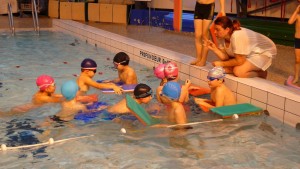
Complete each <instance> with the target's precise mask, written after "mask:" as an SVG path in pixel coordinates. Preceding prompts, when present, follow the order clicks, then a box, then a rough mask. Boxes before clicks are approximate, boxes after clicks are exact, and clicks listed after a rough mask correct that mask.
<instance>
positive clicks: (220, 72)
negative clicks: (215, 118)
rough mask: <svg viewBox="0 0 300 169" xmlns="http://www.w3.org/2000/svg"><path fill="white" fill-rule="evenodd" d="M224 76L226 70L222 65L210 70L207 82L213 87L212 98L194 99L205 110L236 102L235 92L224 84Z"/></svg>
mask: <svg viewBox="0 0 300 169" xmlns="http://www.w3.org/2000/svg"><path fill="white" fill-rule="evenodd" d="M224 78H225V71H224V69H223V68H222V67H214V68H212V69H211V70H209V72H208V75H207V80H208V81H207V82H208V85H209V87H210V89H211V94H210V98H211V99H210V100H209V99H202V98H195V99H194V100H195V103H197V104H198V105H199V106H200V107H201V109H202V110H203V111H204V112H208V111H209V110H210V109H211V108H213V107H219V106H227V105H233V104H236V98H235V96H234V94H233V92H232V91H231V90H230V89H229V88H228V87H227V86H226V85H225V84H224Z"/></svg>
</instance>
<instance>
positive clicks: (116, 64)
mask: <svg viewBox="0 0 300 169" xmlns="http://www.w3.org/2000/svg"><path fill="white" fill-rule="evenodd" d="M126 62H127V60H124V61H122V62H119V63H117V62H113V63H114V65H115V67H118V65H122V63H126Z"/></svg>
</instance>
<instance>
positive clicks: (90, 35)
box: [53, 19, 300, 126]
mask: <svg viewBox="0 0 300 169" xmlns="http://www.w3.org/2000/svg"><path fill="white" fill-rule="evenodd" d="M53 30H58V31H60V32H64V33H66V34H70V35H72V36H76V37H77V38H79V39H81V40H83V41H86V40H87V41H88V43H90V44H92V45H95V44H97V46H98V47H101V48H104V49H107V50H110V51H112V52H115V53H116V52H120V51H124V52H126V53H127V54H128V55H129V57H130V58H131V60H132V61H134V62H138V63H141V64H143V65H145V66H147V67H153V66H156V65H158V64H159V63H163V62H166V61H175V62H176V63H177V64H178V66H179V70H180V72H179V75H180V77H181V79H182V80H185V79H187V78H189V79H190V80H191V81H192V83H194V84H196V85H199V86H202V87H208V85H207V82H206V81H207V80H206V77H207V72H208V70H209V69H210V68H211V65H210V64H207V66H204V67H197V66H190V65H189V63H190V62H191V61H192V60H193V59H194V58H193V57H191V56H187V55H183V54H180V53H177V52H174V51H170V50H166V49H163V48H160V47H157V46H153V45H149V44H146V43H143V42H139V41H136V40H133V39H129V38H126V37H123V36H120V35H117V34H113V33H111V32H107V31H104V30H100V29H97V28H93V27H91V26H88V25H84V24H81V23H78V22H75V21H70V20H58V19H54V20H53ZM191 45H193V44H191ZM141 52H142V53H143V52H144V53H147V56H150V55H151V58H148V57H145V56H143V55H141ZM152 55H153V56H154V58H152ZM158 57H159V58H161V60H159V61H158V60H155V58H158ZM225 84H226V85H227V86H228V87H229V88H230V89H231V90H232V91H233V92H234V93H235V94H236V97H237V101H238V102H239V103H252V104H253V105H256V106H259V107H261V108H263V109H267V110H268V111H269V113H270V115H271V117H274V118H276V119H278V120H280V121H284V123H285V124H289V125H291V126H296V124H297V123H300V95H299V94H295V92H293V91H292V90H289V89H287V88H286V87H285V86H283V85H278V84H275V83H273V82H270V81H266V80H264V79H260V78H246V79H243V78H237V77H233V76H231V75H227V76H226V78H225Z"/></svg>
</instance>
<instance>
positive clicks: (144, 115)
mask: <svg viewBox="0 0 300 169" xmlns="http://www.w3.org/2000/svg"><path fill="white" fill-rule="evenodd" d="M126 103H127V106H128V107H129V109H130V110H132V111H133V112H134V113H135V115H136V116H137V118H138V119H139V120H140V121H141V122H142V123H143V124H146V125H148V126H151V125H154V124H158V123H160V120H159V119H156V118H153V117H152V116H150V115H149V114H148V112H147V111H146V110H145V109H144V108H143V107H142V106H141V105H139V104H138V103H137V102H136V101H135V100H133V99H132V97H131V96H129V95H126Z"/></svg>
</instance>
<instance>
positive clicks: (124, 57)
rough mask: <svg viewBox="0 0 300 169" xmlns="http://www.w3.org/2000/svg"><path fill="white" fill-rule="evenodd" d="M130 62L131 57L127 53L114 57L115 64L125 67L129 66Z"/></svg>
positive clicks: (120, 53)
mask: <svg viewBox="0 0 300 169" xmlns="http://www.w3.org/2000/svg"><path fill="white" fill-rule="evenodd" d="M129 60H130V59H129V56H128V55H127V54H126V53H125V52H119V53H117V54H116V55H115V57H114V62H116V63H120V64H121V65H124V66H126V65H128V64H129Z"/></svg>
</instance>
